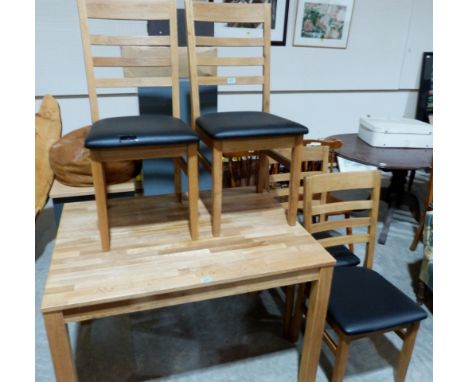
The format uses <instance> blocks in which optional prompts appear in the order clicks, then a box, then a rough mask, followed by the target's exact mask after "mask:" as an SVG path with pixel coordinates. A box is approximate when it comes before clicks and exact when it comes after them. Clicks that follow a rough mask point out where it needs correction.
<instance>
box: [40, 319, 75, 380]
mask: <svg viewBox="0 0 468 382" xmlns="http://www.w3.org/2000/svg"><path fill="white" fill-rule="evenodd" d="M44 322H45V328H46V331H47V338H48V340H49V348H50V353H51V355H52V361H53V363H54V369H55V379H56V380H57V382H77V381H78V378H77V375H76V369H75V364H74V363H73V355H72V350H71V346H70V338H69V336H68V328H67V325H66V323H65V321H64V319H63V314H62V312H52V313H44Z"/></svg>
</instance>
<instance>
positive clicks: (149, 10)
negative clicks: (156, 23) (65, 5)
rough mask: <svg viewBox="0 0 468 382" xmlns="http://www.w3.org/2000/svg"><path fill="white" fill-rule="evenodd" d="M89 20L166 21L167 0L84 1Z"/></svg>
mask: <svg viewBox="0 0 468 382" xmlns="http://www.w3.org/2000/svg"><path fill="white" fill-rule="evenodd" d="M84 1H85V3H86V8H87V14H88V17H89V18H96V19H113V20H167V19H169V14H170V7H171V3H170V2H168V1H167V0H133V1H131V2H129V1H127V0H84Z"/></svg>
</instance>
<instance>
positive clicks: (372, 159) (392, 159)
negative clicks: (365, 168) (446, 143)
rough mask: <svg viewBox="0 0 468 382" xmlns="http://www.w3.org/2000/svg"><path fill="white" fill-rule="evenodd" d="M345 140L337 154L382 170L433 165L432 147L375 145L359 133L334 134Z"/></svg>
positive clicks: (412, 168) (415, 168)
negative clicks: (369, 143) (366, 140)
mask: <svg viewBox="0 0 468 382" xmlns="http://www.w3.org/2000/svg"><path fill="white" fill-rule="evenodd" d="M329 138H337V139H340V140H341V141H343V146H342V147H340V148H339V149H335V152H336V154H337V155H339V156H341V157H343V158H345V159H349V160H352V161H355V162H359V163H363V164H369V165H372V166H376V167H378V168H380V169H382V170H418V169H422V168H429V167H431V165H432V149H414V148H388V147H373V146H371V145H368V144H367V143H366V142H364V141H363V140H361V139H360V138H359V137H358V135H357V134H340V135H333V136H332V137H329Z"/></svg>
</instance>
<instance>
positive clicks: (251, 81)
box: [198, 76, 263, 85]
mask: <svg viewBox="0 0 468 382" xmlns="http://www.w3.org/2000/svg"><path fill="white" fill-rule="evenodd" d="M198 83H199V84H200V85H261V84H263V77H262V76H238V77H229V76H225V77H207V76H202V77H198Z"/></svg>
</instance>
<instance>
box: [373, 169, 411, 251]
mask: <svg viewBox="0 0 468 382" xmlns="http://www.w3.org/2000/svg"><path fill="white" fill-rule="evenodd" d="M392 174H393V175H392V178H391V180H390V185H389V187H388V188H387V190H386V192H385V193H384V194H383V195H382V199H383V200H384V201H386V202H387V204H388V212H387V215H386V216H385V218H384V225H383V228H382V231H381V233H380V236H379V239H378V243H379V244H385V242H386V241H387V236H388V232H389V230H390V224H391V223H392V219H393V213H394V212H395V209H397V208H399V207H400V206H401V205H407V206H408V207H409V209H410V211H411V212H412V213H413V215H414V217H415V219H416V220H418V221H419V202H418V199H417V198H416V196H415V195H413V194H411V193H410V192H407V191H406V190H405V185H406V176H407V174H408V171H406V170H395V171H392Z"/></svg>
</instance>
